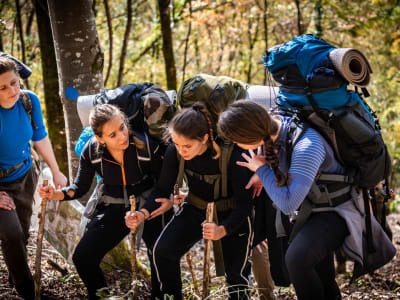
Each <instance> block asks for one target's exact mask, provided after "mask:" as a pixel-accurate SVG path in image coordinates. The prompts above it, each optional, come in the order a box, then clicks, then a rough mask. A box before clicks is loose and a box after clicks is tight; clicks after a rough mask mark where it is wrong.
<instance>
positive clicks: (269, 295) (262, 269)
mask: <svg viewBox="0 0 400 300" xmlns="http://www.w3.org/2000/svg"><path fill="white" fill-rule="evenodd" d="M260 247H261V251H262V252H261V253H260V252H259V251H258V249H257V248H256V247H254V248H253V250H252V254H251V261H252V264H251V268H252V271H253V275H254V279H255V280H256V282H257V290H258V293H259V295H260V300H275V299H276V297H275V295H274V286H275V284H274V281H273V279H272V276H271V271H270V263H269V255H268V249H267V248H265V247H264V246H262V245H260Z"/></svg>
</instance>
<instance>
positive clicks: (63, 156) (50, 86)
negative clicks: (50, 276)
mask: <svg viewBox="0 0 400 300" xmlns="http://www.w3.org/2000/svg"><path fill="white" fill-rule="evenodd" d="M34 5H35V9H36V21H37V27H38V33H39V41H40V54H41V61H42V74H43V86H44V103H45V106H46V114H47V116H48V117H47V130H48V132H49V138H50V140H51V144H52V145H53V149H54V154H55V156H56V159H57V163H58V166H59V167H60V170H61V172H62V173H63V174H65V175H68V155H67V140H66V137H65V122H64V112H63V106H62V103H61V98H60V94H59V88H58V76H57V69H56V68H55V67H54V66H55V65H56V64H57V62H56V54H55V52H54V44H53V37H52V35H51V26H50V19H49V15H48V8H47V1H46V0H34Z"/></svg>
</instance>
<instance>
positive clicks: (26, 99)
mask: <svg viewBox="0 0 400 300" xmlns="http://www.w3.org/2000/svg"><path fill="white" fill-rule="evenodd" d="M20 99H21V102H22V105H23V106H24V108H25V111H26V112H27V114H28V116H29V119H30V120H31V124H32V128H33V129H36V128H37V125H36V123H35V121H34V120H33V105H32V99H31V97H30V96H29V94H28V93H27V92H26V91H25V90H21V94H20Z"/></svg>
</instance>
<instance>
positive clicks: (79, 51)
mask: <svg viewBox="0 0 400 300" xmlns="http://www.w3.org/2000/svg"><path fill="white" fill-rule="evenodd" d="M48 6H49V15H50V23H51V29H52V33H53V39H54V45H55V52H56V59H57V69H58V79H59V84H60V95H61V99H62V103H63V107H64V118H65V129H66V135H67V150H68V167H69V178H70V182H72V179H73V178H74V177H75V174H76V171H77V169H78V165H79V158H78V156H77V155H76V154H75V152H74V147H75V142H76V140H77V139H78V137H79V135H80V133H81V131H82V124H81V122H80V120H79V117H78V114H77V111H76V99H77V96H78V95H89V94H95V93H98V92H100V91H101V89H103V74H102V71H103V63H104V55H103V52H102V51H101V48H100V43H99V39H98V35H97V30H96V23H95V19H94V14H93V10H92V1H91V0H68V1H59V0H48Z"/></svg>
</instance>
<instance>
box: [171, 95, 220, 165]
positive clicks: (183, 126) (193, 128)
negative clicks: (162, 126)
mask: <svg viewBox="0 0 400 300" xmlns="http://www.w3.org/2000/svg"><path fill="white" fill-rule="evenodd" d="M172 132H175V133H177V134H179V135H182V136H184V137H186V138H188V139H191V140H199V141H202V140H203V138H204V135H206V134H208V139H209V145H210V146H211V147H212V148H213V150H214V152H215V155H214V157H213V158H214V159H217V158H218V157H219V156H220V155H221V149H220V147H219V146H218V144H217V143H216V142H215V140H214V138H215V133H216V132H217V124H216V120H215V118H214V117H213V116H212V114H210V112H209V110H208V109H207V108H206V106H205V105H204V104H203V103H202V102H196V103H194V104H193V105H192V106H191V107H189V108H185V109H183V110H181V111H180V112H178V113H177V114H176V115H175V116H174V117H173V118H172V120H171V121H170V122H169V123H168V127H167V130H165V135H164V140H166V141H168V140H169V139H170V138H171V133H172Z"/></svg>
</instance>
